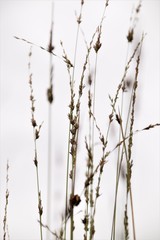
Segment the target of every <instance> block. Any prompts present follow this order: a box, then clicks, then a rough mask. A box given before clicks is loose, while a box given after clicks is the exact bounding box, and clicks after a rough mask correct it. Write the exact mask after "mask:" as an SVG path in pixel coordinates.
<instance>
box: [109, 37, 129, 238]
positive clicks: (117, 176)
mask: <svg viewBox="0 0 160 240" xmlns="http://www.w3.org/2000/svg"><path fill="white" fill-rule="evenodd" d="M128 53H129V42H128V45H127V54H126V60H125V65H126V63H127V60H128ZM123 103H124V91H123V90H122V101H121V111H120V115H121V116H122V115H123ZM125 135H126V133H125ZM120 140H121V131H120V129H119V142H120ZM120 150H121V148H120V146H119V147H118V158H117V167H116V189H115V199H114V210H113V220H112V232H111V240H112V239H113V240H115V238H116V235H115V234H116V233H115V230H116V210H117V196H118V186H119V169H120V167H121V164H120ZM122 155H123V150H122Z"/></svg>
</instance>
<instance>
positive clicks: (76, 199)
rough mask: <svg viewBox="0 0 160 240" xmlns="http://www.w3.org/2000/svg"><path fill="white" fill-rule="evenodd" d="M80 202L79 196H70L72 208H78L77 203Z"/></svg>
mask: <svg viewBox="0 0 160 240" xmlns="http://www.w3.org/2000/svg"><path fill="white" fill-rule="evenodd" d="M80 202H81V198H80V196H79V195H77V194H76V195H74V196H71V198H70V205H71V206H72V207H73V206H78V205H79V203H80Z"/></svg>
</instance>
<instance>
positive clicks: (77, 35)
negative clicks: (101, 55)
mask: <svg viewBox="0 0 160 240" xmlns="http://www.w3.org/2000/svg"><path fill="white" fill-rule="evenodd" d="M82 7H83V3H82V2H81V9H80V15H79V16H81V14H82ZM77 23H78V25H77V33H76V42H75V49H74V61H73V71H72V80H71V86H72V87H73V86H74V76H75V67H76V59H77V46H78V39H79V30H80V22H78V21H77ZM71 97H72V96H71ZM71 112H72V110H71V109H70V114H71ZM70 138H71V123H70V122H69V131H68V147H67V169H66V190H65V191H66V193H65V224H64V240H66V228H67V212H68V184H69V166H70V164H69V158H70V153H69V152H70ZM71 216H72V220H71V225H73V224H72V222H73V213H72V212H71ZM72 231H73V230H72ZM72 231H71V232H72Z"/></svg>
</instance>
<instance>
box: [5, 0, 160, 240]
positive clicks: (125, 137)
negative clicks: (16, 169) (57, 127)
mask: <svg viewBox="0 0 160 240" xmlns="http://www.w3.org/2000/svg"><path fill="white" fill-rule="evenodd" d="M79 3H80V4H79V7H80V9H79V14H76V24H77V29H76V35H75V36H74V37H72V38H71V40H72V42H73V44H72V46H73V49H74V50H73V52H74V54H73V56H71V57H70V55H71V54H70V52H68V51H67V50H66V49H67V48H66V44H65V39H63V40H60V46H61V49H62V56H59V54H56V53H55V52H56V46H54V45H53V42H54V34H55V35H56V32H54V34H53V22H54V18H53V5H52V14H51V28H50V35H49V44H48V47H47V48H45V47H42V46H38V45H37V44H35V43H32V42H31V41H29V40H27V39H24V38H20V37H17V36H15V38H16V39H17V40H22V41H23V42H25V43H27V44H29V45H31V48H30V51H29V60H28V77H29V81H28V83H29V89H30V105H31V126H32V128H33V143H34V145H33V147H34V158H33V163H34V166H35V170H36V180H35V181H36V185H37V193H36V194H37V200H38V204H37V205H38V215H39V219H38V224H39V228H40V232H39V239H41V240H43V239H45V238H44V234H43V229H45V230H46V231H47V235H46V240H49V239H51V237H50V236H52V239H59V240H66V239H70V240H74V239H84V240H93V239H99V236H98V219H97V218H96V216H97V215H96V214H97V211H98V209H99V207H100V206H99V204H98V203H99V202H98V201H99V199H100V198H102V199H103V196H101V195H102V193H103V192H104V191H105V189H104V188H101V187H102V181H103V177H104V171H105V168H107V166H108V163H110V161H111V159H110V156H111V155H113V153H114V154H116V157H115V155H114V157H115V158H116V167H115V183H114V182H111V184H112V185H113V186H112V188H113V191H114V201H113V203H112V207H113V209H112V207H111V209H112V211H113V212H112V216H111V217H110V221H111V223H110V226H111V227H110V229H109V230H108V232H110V238H109V239H110V240H116V239H117V240H119V239H120V238H122V239H125V240H128V239H134V240H136V239H137V240H138V239H139V238H138V237H137V232H136V220H135V209H134V201H133V200H134V196H133V191H132V174H133V172H132V170H133V168H134V159H133V158H134V157H133V151H134V148H133V146H134V136H135V135H136V134H140V133H142V134H145V131H148V130H151V129H153V128H157V127H159V126H160V123H151V124H149V125H147V126H145V127H143V128H142V129H139V130H135V128H134V123H135V121H136V103H137V102H136V101H137V94H138V91H137V90H138V82H139V72H140V69H141V68H140V64H143V61H142V62H141V53H142V51H143V42H144V41H145V36H146V35H145V34H144V33H141V34H140V35H139V39H138V41H137V40H135V38H134V34H135V32H136V26H137V24H138V19H139V14H140V10H141V6H142V3H141V1H139V2H138V4H137V5H136V6H135V7H134V8H133V10H132V13H131V17H130V23H129V29H128V32H127V31H126V41H127V42H128V46H127V51H126V62H125V66H124V71H123V74H122V77H121V76H120V77H119V79H120V81H119V83H118V86H117V88H116V89H115V94H114V95H113V96H111V95H110V94H109V91H108V93H106V95H107V96H106V98H109V101H110V106H108V108H110V113H109V114H108V116H107V117H106V119H103V120H102V121H103V123H105V129H106V130H105V131H104V129H103V128H102V127H101V122H100V119H99V118H98V117H97V109H96V101H97V95H96V90H97V81H98V76H97V72H98V71H99V69H101V68H99V67H100V61H99V56H100V54H101V52H102V51H103V49H104V48H103V46H105V44H106V43H105V42H103V28H104V26H105V23H106V21H107V18H108V16H107V10H108V8H109V7H110V4H112V1H109V0H106V1H104V6H103V9H102V16H101V18H100V19H99V24H98V25H97V26H96V29H95V30H94V31H93V33H92V35H91V36H90V40H89V41H87V39H86V37H85V33H84V31H83V26H84V25H82V22H83V21H85V20H84V19H83V11H84V8H85V4H86V1H84V0H81V1H79ZM84 24H85V23H84ZM80 37H82V38H83V44H84V46H85V55H84V56H83V58H82V59H83V63H82V64H81V62H79V58H78V54H80V53H79V48H80V47H79V45H80V44H82V42H81V43H80ZM133 43H134V44H133ZM19 44H20V42H19ZM35 46H36V47H37V46H38V47H39V48H40V49H41V50H44V51H46V52H47V53H48V56H49V86H48V88H47V102H48V117H47V118H48V133H47V135H48V142H47V147H48V153H47V154H48V158H47V159H46V163H47V166H48V170H47V186H46V189H47V210H46V212H44V207H43V204H42V200H43V197H44V196H43V195H42V194H41V185H40V182H42V181H43V176H41V175H40V174H39V164H40V162H39V149H38V139H39V138H40V133H41V129H42V123H43V122H42V123H41V124H40V125H38V124H37V119H36V117H35V109H36V108H37V105H36V108H35V100H36V99H35V96H34V89H33V73H32V68H31V66H32V64H31V62H32V61H31V60H32V48H34V47H35ZM129 48H131V49H129ZM129 50H130V51H129ZM130 52H131V53H130ZM113 58H116V56H113ZM59 59H60V60H62V61H61V64H62V65H65V67H66V70H67V73H66V76H65V80H66V79H67V81H68V85H69V88H68V89H69V93H70V99H69V100H68V116H66V118H67V117H68V137H67V139H63V140H64V141H65V142H66V146H67V149H66V158H65V159H64V161H65V165H66V170H65V176H64V177H63V181H64V186H65V194H64V208H63V209H62V211H61V213H60V215H61V216H62V217H61V222H60V223H59V226H60V228H59V229H54V226H53V225H52V222H51V220H50V219H51V215H52V214H53V213H52V212H51V209H52V208H51V205H52V204H53V205H54V202H53V199H52V194H51V192H52V187H53V184H52V181H51V177H52V166H53V162H54V161H55V159H54V158H53V155H52V151H53V141H52V138H53V137H54V138H56V136H55V135H54V136H52V129H53V118H54V116H52V115H53V114H52V112H53V108H54V96H56V91H54V88H53V85H54V84H53V83H55V84H56V79H54V74H53V73H54V67H53V61H54V65H56V61H57V60H59ZM82 59H81V60H82ZM131 67H132V68H134V73H133V74H132V78H133V81H132V82H128V78H127V77H128V73H129V71H130V68H131ZM77 69H78V71H77ZM77 72H78V74H77ZM102 77H103V74H102ZM103 81H105V78H104V79H103ZM102 87H103V86H102ZM129 87H130V92H129V94H130V96H129V104H128V109H127V110H126V112H127V115H126V116H125V115H124V103H125V100H126V99H125V93H126V91H128V88H129ZM37 88H38V85H37ZM62 90H63V89H62ZM44 91H46V89H45V90H44ZM108 96H109V97H108ZM38 107H39V108H40V106H38ZM100 107H101V108H103V109H102V111H103V112H105V108H106V106H104V104H101V106H100ZM82 111H84V112H85V115H86V116H87V117H86V119H87V122H85V123H84V122H83V119H82V118H83V115H82ZM57 115H58V114H57ZM42 121H43V119H42ZM83 124H84V125H85V128H84V129H85V133H84V134H83V135H81V131H82V128H83ZM113 126H114V127H115V128H116V131H117V132H118V133H119V134H118V135H119V136H118V139H117V140H116V141H115V143H114V145H113V146H112V145H110V141H112V134H111V130H112V127H113ZM97 145H98V147H97ZM82 146H83V159H82V160H81V159H80V158H82V155H81V154H80V151H81V149H82ZM111 146H112V147H111ZM97 149H98V154H97ZM80 161H83V182H82V186H83V187H82V188H80V187H77V186H76V185H77V183H78V180H77V179H78V173H77V172H78V170H79V163H80ZM8 169H9V165H8V164H7V177H6V184H7V190H6V203H5V214H4V220H3V230H4V233H3V240H6V239H7V238H6V236H7V214H8V210H7V209H8V198H9V191H8ZM121 176H122V178H123V181H122V183H123V184H122V185H123V189H125V200H124V201H123V200H122V199H120V198H119V185H120V178H121ZM105 181H110V179H105ZM54 184H56V183H54ZM103 200H104V202H105V201H106V199H103ZM119 202H121V203H122V205H123V216H121V219H122V221H123V229H121V231H122V236H119V235H118V234H117V227H118V221H117V212H118V210H117V208H118V203H119ZM79 206H81V207H80V208H78V207H79ZM54 208H56V206H54ZM77 209H80V212H82V214H81V215H80V214H79V212H78V213H77ZM44 214H45V215H46V216H47V217H46V219H47V220H46V222H45V220H44V218H43V219H42V216H44ZM77 218H78V220H79V223H78V224H77ZM99 221H105V219H103V216H101V219H100V220H99ZM80 225H81V226H82V227H80ZM106 227H108V226H106ZM79 228H80V229H83V232H81V236H78V237H77V235H75V231H76V229H79ZM108 228H109V227H108ZM104 231H106V230H105V229H104ZM49 234H50V235H49ZM8 239H9V235H8ZM109 239H107V240H109Z"/></svg>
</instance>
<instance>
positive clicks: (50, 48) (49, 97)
mask: <svg viewBox="0 0 160 240" xmlns="http://www.w3.org/2000/svg"><path fill="white" fill-rule="evenodd" d="M53 15H54V3H53V1H52V8H51V29H50V40H49V45H48V51H49V53H50V55H49V88H48V89H47V100H48V170H47V177H48V178H47V225H48V226H49V227H50V220H51V219H50V218H51V188H52V183H51V174H52V161H51V160H52V159H51V158H52V103H53V63H52V60H53V55H52V51H53V50H54V46H53ZM46 239H49V231H47V232H46Z"/></svg>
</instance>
